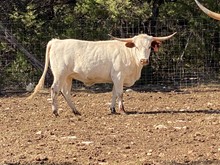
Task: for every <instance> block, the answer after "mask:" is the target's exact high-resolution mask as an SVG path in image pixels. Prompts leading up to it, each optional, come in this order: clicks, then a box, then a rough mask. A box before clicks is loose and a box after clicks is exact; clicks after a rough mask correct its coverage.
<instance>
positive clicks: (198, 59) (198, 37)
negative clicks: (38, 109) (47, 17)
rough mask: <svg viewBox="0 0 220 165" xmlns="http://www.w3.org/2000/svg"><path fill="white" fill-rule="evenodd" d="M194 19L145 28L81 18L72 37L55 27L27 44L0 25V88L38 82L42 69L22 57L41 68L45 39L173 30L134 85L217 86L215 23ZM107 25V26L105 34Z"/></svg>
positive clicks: (15, 30)
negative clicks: (174, 33) (99, 22)
mask: <svg viewBox="0 0 220 165" xmlns="http://www.w3.org/2000/svg"><path fill="white" fill-rule="evenodd" d="M193 19H194V20H195V19H196V20H197V21H196V22H197V24H195V25H192V22H190V21H186V20H181V19H178V20H172V19H167V20H159V21H158V22H157V23H156V26H154V27H152V26H149V22H148V23H147V24H146V22H141V21H139V20H134V21H133V22H125V21H124V22H117V23H115V22H114V23H112V22H109V23H106V22H105V24H91V23H90V22H85V21H83V20H81V21H80V22H81V24H79V23H77V24H73V25H72V28H73V29H75V31H74V33H73V32H71V33H69V32H68V31H65V30H64V29H62V28H61V29H60V28H59V26H58V25H52V27H51V29H54V30H53V32H45V35H43V37H38V36H36V37H35V36H34V33H33V34H32V35H33V36H32V38H33V39H32V40H27V38H25V36H28V35H29V36H30V34H24V35H19V34H20V33H22V32H23V31H22V30H21V28H20V27H19V26H18V25H16V24H2V27H1V28H0V39H1V40H0V43H1V45H0V90H1V91H7V90H17V89H21V90H25V89H26V87H27V86H28V84H29V83H35V84H36V83H37V82H38V80H39V78H40V76H41V74H42V70H40V69H39V68H38V67H36V65H37V63H36V62H32V63H31V62H30V59H28V58H29V57H28V56H27V53H29V55H30V56H32V57H33V58H34V59H37V60H39V62H40V64H39V65H42V66H43V65H44V54H45V48H46V43H47V42H48V41H49V39H51V38H76V39H84V40H105V39H109V37H108V35H107V34H108V33H111V34H112V35H114V36H116V37H133V36H134V35H137V34H140V33H147V34H149V35H154V36H165V35H170V34H172V33H173V32H177V34H176V35H175V36H174V37H173V38H172V39H171V40H168V41H165V42H163V44H162V46H161V48H160V51H159V53H153V52H152V53H151V56H150V64H149V65H148V66H146V67H144V68H143V70H142V76H141V79H140V80H139V81H137V82H136V84H135V85H134V86H135V87H143V86H147V85H162V86H175V87H189V86H192V85H199V84H204V83H218V82H219V76H220V75H219V69H220V67H219V65H220V53H219V51H220V28H219V25H218V24H217V22H216V21H214V20H213V21H212V22H211V23H210V22H205V21H203V20H200V19H199V18H193ZM109 27H111V28H110V31H109ZM30 32H31V30H29V33H30ZM6 33H7V35H6ZM27 33H28V32H27ZM60 34H62V35H60ZM12 36H13V37H14V39H15V40H16V41H13V42H10V41H9V40H10V39H11V40H12V38H11V37H12ZM21 47H22V48H23V49H24V50H22V49H21ZM25 51H26V52H25ZM24 54H26V55H24ZM32 61H33V60H32ZM52 81H53V78H52V76H51V75H48V76H47V79H46V86H50V84H51V82H52ZM74 84H75V85H74V87H82V83H80V82H78V81H74Z"/></svg>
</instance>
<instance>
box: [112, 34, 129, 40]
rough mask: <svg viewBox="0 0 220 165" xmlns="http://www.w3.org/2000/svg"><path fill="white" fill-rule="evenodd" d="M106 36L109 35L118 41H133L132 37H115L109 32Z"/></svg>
mask: <svg viewBox="0 0 220 165" xmlns="http://www.w3.org/2000/svg"><path fill="white" fill-rule="evenodd" d="M108 36H110V37H111V38H112V39H114V40H118V41H122V42H132V41H133V39H132V38H117V37H114V36H112V35H111V34H108Z"/></svg>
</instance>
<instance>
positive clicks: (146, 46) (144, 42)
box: [111, 33, 176, 65]
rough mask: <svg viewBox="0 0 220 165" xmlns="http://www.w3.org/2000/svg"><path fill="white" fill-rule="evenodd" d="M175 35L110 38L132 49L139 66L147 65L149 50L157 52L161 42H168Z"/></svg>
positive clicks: (140, 35)
mask: <svg viewBox="0 0 220 165" xmlns="http://www.w3.org/2000/svg"><path fill="white" fill-rule="evenodd" d="M175 34H176V33H173V34H172V35H169V36H165V37H153V36H149V35H147V34H139V35H137V36H134V37H133V38H116V37H113V36H111V37H112V38H113V39H115V40H118V41H122V42H125V46H126V47H128V48H134V51H135V55H136V56H137V59H138V60H139V62H140V64H142V65H147V64H148V63H149V56H150V52H151V49H153V50H154V51H155V52H157V51H158V49H159V46H160V44H161V41H164V40H168V39H170V38H171V37H173V36H174V35H175Z"/></svg>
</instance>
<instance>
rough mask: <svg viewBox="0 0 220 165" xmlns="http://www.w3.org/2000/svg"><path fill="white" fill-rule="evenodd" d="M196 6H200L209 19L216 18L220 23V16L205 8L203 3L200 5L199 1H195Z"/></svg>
mask: <svg viewBox="0 0 220 165" xmlns="http://www.w3.org/2000/svg"><path fill="white" fill-rule="evenodd" d="M195 2H196V4H197V5H198V6H199V8H200V9H201V10H202V11H203V12H204V13H206V14H207V15H208V16H209V17H211V18H214V19H216V20H219V21H220V14H218V13H215V12H213V11H211V10H209V9H207V8H205V7H204V6H203V5H202V4H201V3H199V2H198V1H197V0H195Z"/></svg>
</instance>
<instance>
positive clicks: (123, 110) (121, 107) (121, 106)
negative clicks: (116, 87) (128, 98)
mask: <svg viewBox="0 0 220 165" xmlns="http://www.w3.org/2000/svg"><path fill="white" fill-rule="evenodd" d="M118 107H119V111H120V113H122V114H126V111H125V109H124V104H123V90H122V93H119V94H118Z"/></svg>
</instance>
